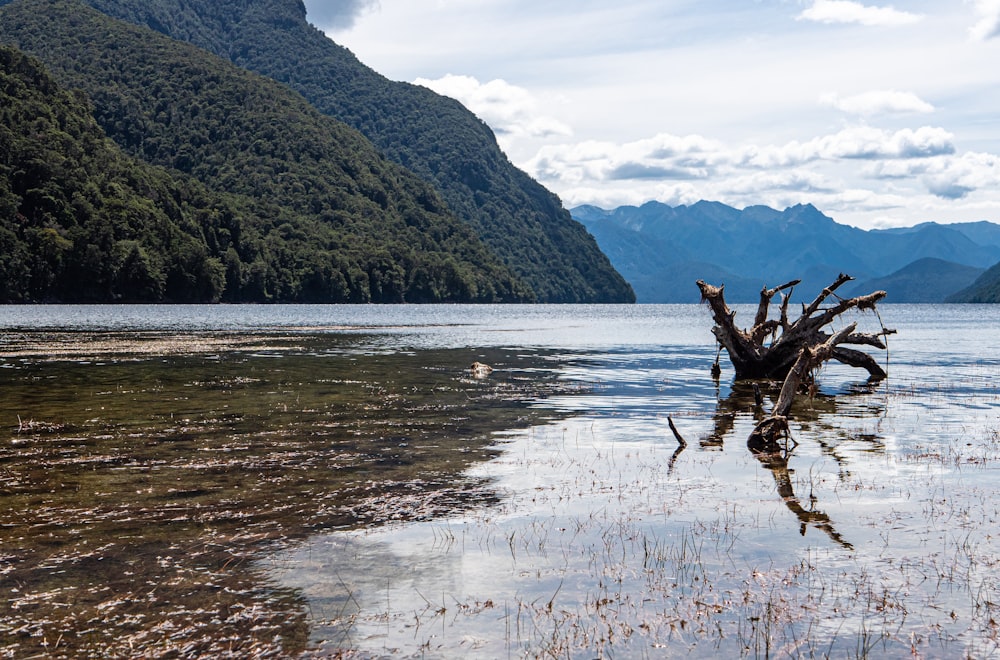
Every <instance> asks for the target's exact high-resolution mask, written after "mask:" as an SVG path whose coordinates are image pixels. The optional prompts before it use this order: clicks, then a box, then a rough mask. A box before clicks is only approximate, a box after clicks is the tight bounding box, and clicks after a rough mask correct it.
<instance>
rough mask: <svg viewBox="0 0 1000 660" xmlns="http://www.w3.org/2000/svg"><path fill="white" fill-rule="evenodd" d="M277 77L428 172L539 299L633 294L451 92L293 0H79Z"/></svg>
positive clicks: (621, 298) (623, 298)
mask: <svg viewBox="0 0 1000 660" xmlns="http://www.w3.org/2000/svg"><path fill="white" fill-rule="evenodd" d="M88 4H90V5H92V6H93V7H95V8H97V9H99V10H101V11H102V12H105V13H106V14H108V15H110V16H114V17H116V18H119V19H122V20H125V21H128V22H131V23H135V24H137V25H143V26H147V27H150V28H152V29H154V30H157V31H160V32H162V33H164V34H167V35H169V36H171V37H172V38H175V39H179V40H184V41H188V42H190V43H192V44H195V45H197V46H199V47H201V48H204V49H206V50H208V51H211V52H213V53H215V54H217V55H219V56H220V57H224V58H228V59H230V60H231V61H233V62H234V63H236V64H237V65H239V66H241V67H244V68H246V69H249V70H251V71H255V72H258V73H260V74H262V75H265V76H268V77H270V78H273V79H274V80H277V81H279V82H281V83H284V84H286V85H288V86H289V87H291V88H292V89H294V90H296V91H298V92H299V93H301V94H302V95H303V96H304V97H305V98H306V99H307V100H308V101H309V102H310V103H311V104H313V105H314V106H315V107H316V108H318V109H319V110H320V111H321V112H323V113H325V114H327V115H329V116H332V117H335V118H336V119H338V120H340V121H343V122H345V123H347V124H348V125H350V126H352V127H353V128H355V129H357V130H358V131H360V132H361V133H362V134H364V135H365V136H366V137H367V138H368V139H369V140H371V141H372V143H374V144H375V146H376V147H378V149H379V150H381V152H382V153H384V154H385V155H386V157H388V158H389V159H390V160H392V161H394V162H396V163H399V164H401V165H403V166H404V167H406V168H407V169H409V170H411V171H413V172H415V173H416V174H417V175H418V176H420V177H421V178H423V179H424V180H426V181H429V182H431V183H432V184H433V185H434V186H435V188H436V189H437V190H438V192H439V193H440V194H441V196H442V197H443V198H444V200H445V201H446V202H447V204H448V206H449V208H450V209H451V210H453V211H454V212H455V214H456V215H458V217H459V218H461V219H462V220H463V221H465V222H467V223H468V224H469V225H470V226H471V227H473V228H474V229H475V231H476V232H477V234H478V235H479V236H480V237H481V238H482V240H483V241H484V242H485V243H486V244H487V245H488V246H489V247H490V248H491V249H492V250H493V251H494V252H495V254H497V255H498V256H499V257H500V259H501V260H502V261H503V263H504V264H506V265H507V267H508V268H510V269H511V271H513V272H514V274H516V275H517V276H518V277H519V278H520V279H521V281H523V282H524V283H526V284H527V285H528V286H529V287H530V288H531V290H532V292H533V293H534V295H535V296H536V298H537V300H539V301H540V302H632V301H634V299H635V296H634V294H633V292H632V290H631V288H630V286H629V284H628V283H627V282H626V281H625V280H624V279H623V278H622V277H621V275H619V274H618V273H617V272H616V271H615V269H614V268H613V266H612V265H611V263H610V262H609V260H608V259H607V257H606V256H605V255H604V254H603V253H602V252H601V250H600V248H599V247H598V245H597V243H596V242H595V241H594V239H593V237H592V236H590V235H589V234H588V233H587V231H586V230H585V229H584V228H583V227H582V226H581V225H580V224H579V223H577V222H576V221H574V220H573V218H572V217H571V216H570V214H569V212H568V211H566V210H565V209H563V208H562V205H561V203H560V201H559V199H558V198H557V197H556V196H555V195H553V194H552V193H551V192H549V191H548V190H546V189H545V188H544V187H542V186H541V185H540V184H539V183H537V182H536V181H534V180H533V179H531V178H530V177H529V176H528V175H527V174H525V173H524V172H522V171H521V170H519V169H517V168H516V167H514V166H513V165H512V164H511V163H510V162H509V161H508V160H507V158H506V156H505V155H504V154H503V152H502V151H501V150H500V148H499V147H498V146H497V143H496V139H495V137H494V135H493V133H492V131H491V130H490V129H489V127H488V126H486V124H484V123H483V122H482V121H481V120H479V119H478V118H477V117H476V116H475V115H473V114H472V113H471V112H469V111H468V110H467V109H465V108H464V107H463V106H462V105H461V104H460V103H458V102H457V101H455V100H453V99H450V98H447V97H443V96H440V95H438V94H436V93H434V92H432V91H431V90H429V89H426V88H424V87H419V86H415V85H411V84H408V83H401V82H394V81H390V80H388V79H387V78H385V77H384V76H382V75H380V74H378V73H377V72H375V71H373V70H372V69H370V68H369V67H367V66H365V65H364V64H362V63H361V62H360V61H358V59H357V58H356V57H354V55H353V54H352V53H351V52H350V51H348V50H347V49H346V48H343V47H341V46H339V45H337V44H336V43H334V42H333V41H331V40H330V39H329V38H328V37H326V35H324V34H323V33H322V32H321V31H320V30H318V29H316V28H315V27H313V26H312V25H310V24H309V23H308V21H307V16H306V10H305V6H304V5H303V3H302V0H88Z"/></svg>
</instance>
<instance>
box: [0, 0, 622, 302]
mask: <svg viewBox="0 0 1000 660" xmlns="http://www.w3.org/2000/svg"><path fill="white" fill-rule="evenodd" d="M91 4H94V5H97V6H98V7H99V8H100V9H102V10H105V11H108V12H109V13H111V10H115V12H114V13H116V14H119V15H121V14H128V13H129V12H134V13H135V14H136V15H138V14H143V15H145V16H147V19H149V20H143V21H136V22H139V23H141V24H142V26H138V25H132V24H129V23H127V22H123V21H121V20H118V19H115V18H112V17H111V16H109V15H108V14H105V13H102V12H99V11H97V10H95V9H93V8H91V7H89V6H87V5H86V4H84V3H82V2H78V1H75V0H7V1H5V0H0V43H5V44H9V45H10V46H12V47H13V48H16V49H18V50H13V49H5V56H6V60H5V63H6V67H5V69H4V70H3V72H2V74H3V75H4V76H5V80H7V79H9V80H15V79H16V80H17V81H18V82H17V84H16V85H11V84H8V85H6V86H5V88H4V90H5V92H6V94H7V96H6V98H5V99H4V108H5V112H6V114H5V117H4V120H5V121H4V126H5V127H6V128H7V130H6V131H5V132H4V133H2V134H0V140H3V141H4V143H3V144H2V145H0V146H3V147H6V146H7V145H8V144H10V145H11V149H9V150H8V149H6V148H4V154H3V155H0V167H3V169H0V177H2V179H3V180H0V213H2V214H3V215H2V217H0V223H3V225H2V227H0V242H2V243H3V247H4V248H5V249H4V256H3V257H2V261H0V267H2V268H4V269H6V270H5V271H4V273H5V274H7V275H8V277H5V278H4V283H5V285H6V286H5V288H4V289H2V292H0V299H2V300H4V301H8V302H12V301H34V300H65V301H70V300H74V301H75V300H93V301H107V300H145V301H158V300H165V301H212V300H223V301H232V302H243V301H261V302H263V301H302V302H527V301H532V300H544V301H570V300H573V301H576V300H579V301H628V300H631V299H633V298H632V293H631V289H630V288H629V287H628V285H627V284H625V282H624V280H623V279H622V278H621V277H620V276H619V275H618V274H617V273H616V272H615V271H614V269H613V268H612V267H611V266H610V263H609V262H608V261H607V258H606V257H604V255H603V254H601V253H600V251H599V249H598V248H597V246H596V243H594V241H593V239H592V237H590V236H589V235H588V234H587V233H586V231H585V230H584V229H583V228H582V227H581V226H580V225H579V224H577V223H576V222H574V221H572V220H571V219H569V216H568V214H566V213H565V212H563V214H565V216H566V218H565V219H566V220H567V221H568V222H565V223H562V222H559V221H553V222H552V223H551V224H550V225H546V226H544V227H542V228H541V229H540V231H542V232H543V233H544V235H545V240H544V241H543V240H541V239H537V240H536V238H535V237H532V236H524V237H523V240H524V243H525V244H530V245H532V246H533V247H538V246H539V245H541V246H543V248H544V246H545V245H546V244H548V245H549V246H550V247H551V248H552V251H551V253H550V254H548V258H549V259H551V261H552V263H554V264H555V266H554V267H553V268H552V269H551V272H549V274H548V275H549V276H548V278H546V276H545V273H546V271H545V265H546V260H545V255H542V254H536V255H526V258H525V260H524V262H523V263H525V264H528V262H529V261H530V258H531V257H538V259H537V260H536V261H534V262H532V263H531V264H530V266H531V267H530V268H528V271H524V269H523V268H522V269H521V272H519V273H517V274H515V272H514V271H515V269H514V268H512V265H513V264H514V263H519V262H518V257H517V254H516V253H513V252H511V251H508V252H507V253H506V254H503V257H502V258H501V257H500V256H498V255H499V254H501V253H502V251H501V250H498V249H497V248H496V247H494V246H491V245H489V244H488V241H485V240H484V238H485V235H486V233H487V232H486V231H483V230H482V229H481V228H480V227H477V226H476V224H475V223H473V222H471V221H469V218H460V217H459V216H458V215H457V214H456V213H455V212H454V211H453V210H452V207H453V205H451V204H450V203H449V201H447V200H446V199H444V197H445V195H444V194H443V191H441V190H440V187H439V186H437V185H436V183H435V182H434V181H432V180H429V177H426V176H420V175H418V174H415V173H414V171H412V170H411V169H409V168H407V167H404V166H403V165H401V164H400V163H398V162H396V161H394V160H393V159H390V158H387V157H386V156H385V155H384V154H385V150H384V149H380V148H377V147H376V146H374V145H373V144H372V142H371V141H370V140H369V139H367V138H366V137H365V136H363V135H362V134H361V133H359V132H358V131H356V130H355V129H353V128H351V127H349V126H347V125H346V124H344V123H343V122H341V121H338V120H336V119H334V118H333V117H331V116H329V115H327V114H324V113H323V112H320V111H319V110H318V109H317V108H316V107H314V106H313V105H312V104H310V103H309V102H308V101H307V100H306V99H304V98H303V97H302V96H301V95H300V94H297V93H296V92H294V91H293V90H291V89H290V88H289V87H288V86H286V85H284V84H280V83H278V82H276V81H274V80H272V79H269V78H267V77H262V76H260V75H257V74H254V73H251V72H249V71H247V70H246V69H244V68H241V67H238V66H236V65H234V64H233V63H232V62H231V61H230V60H229V59H224V58H220V57H217V56H215V55H212V54H211V53H209V52H206V51H205V50H203V49H201V48H198V47H195V46H193V45H190V44H187V43H183V42H182V41H180V40H177V39H174V38H171V37H168V36H166V35H165V34H163V33H165V32H169V31H170V30H168V29H167V27H168V26H169V25H180V26H184V30H185V36H188V37H191V38H192V40H193V41H195V40H200V41H202V42H203V43H204V45H208V46H211V47H212V48H211V49H212V50H213V51H215V52H219V51H226V50H227V47H226V46H225V44H227V43H229V41H228V40H229V36H228V35H230V32H231V29H232V27H233V26H232V25H231V24H230V23H228V22H227V20H228V19H230V18H239V19H240V23H241V24H253V25H257V26H258V31H257V32H254V34H255V35H257V36H259V37H260V38H261V44H272V46H271V47H274V48H278V47H277V46H275V45H274V44H280V43H282V39H281V37H279V36H275V35H285V34H286V33H287V32H288V30H289V29H294V30H293V31H295V32H296V33H297V32H298V31H302V30H304V29H305V30H306V31H312V32H313V33H315V34H316V35H317V36H319V37H322V35H321V33H318V31H315V30H314V29H313V28H311V27H310V26H308V24H307V23H305V21H304V18H303V16H304V14H303V15H302V16H299V17H298V18H295V17H296V16H297V14H296V13H294V12H293V13H292V14H288V7H286V6H285V5H286V4H287V3H283V2H267V1H259V2H256V1H250V2H246V1H243V2H220V3H208V2H205V3H192V2H184V3H178V4H177V5H176V6H174V4H173V3H171V2H141V3H140V2H121V3H112V2H101V3H99V2H94V3H91ZM202 4H203V5H204V6H202ZM292 4H294V5H297V7H295V9H301V6H300V5H299V3H292ZM150 12H153V13H157V14H158V15H159V16H161V17H162V21H161V22H158V19H157V20H153V19H152V18H151V17H150V16H151V14H150ZM133 18H134V16H133ZM293 19H294V20H293ZM144 26H145V27H144ZM150 26H151V27H152V28H155V29H151V27H150ZM303 26H305V28H303ZM178 29H180V28H178ZM268 30H270V31H272V32H273V34H272V35H271V36H268ZM194 37H198V39H195V38H194ZM323 40H324V43H326V44H329V47H330V48H332V49H335V50H336V49H339V47H337V46H335V45H334V44H333V43H332V42H329V41H328V40H325V37H323ZM287 46H288V44H283V45H282V46H281V47H282V48H283V47H287ZM341 50H342V49H341ZM21 51H23V52H25V53H28V54H30V55H32V56H33V57H36V58H38V59H39V60H40V61H41V62H42V63H43V64H44V67H45V69H46V70H47V71H48V72H50V73H51V78H50V77H49V73H47V72H46V70H43V69H42V66H41V65H39V64H38V62H33V61H32V60H30V59H27V58H24V57H23V56H22V55H21V54H20V53H21ZM275 52H277V50H276V51H275ZM283 56H284V57H286V58H288V59H289V60H296V59H298V58H302V57H304V55H303V54H302V53H301V52H296V51H295V49H294V48H289V49H288V50H287V51H286V52H284V53H283ZM357 66H359V67H360V66H361V65H360V64H358V65H357ZM29 70H30V72H29ZM370 75H371V76H372V77H373V79H377V76H376V74H374V73H371V74H370ZM386 84H389V83H386ZM11 90H13V92H12V91H11ZM67 90H72V91H67ZM437 98H438V100H439V101H440V102H442V103H445V104H446V105H447V104H450V103H453V102H448V101H447V100H445V99H440V97H437ZM454 105H456V106H457V104H454ZM57 107H58V108H61V109H60V110H58V111H54V110H53V108H57ZM419 112H420V109H418V114H419ZM423 112H425V113H427V114H432V113H433V112H435V110H434V109H433V108H424V109H423ZM462 112H463V113H464V114H465V115H468V113H467V112H464V111H462ZM53 113H55V114H53ZM460 114H461V113H460ZM70 115H72V117H73V120H72V121H71V122H69V123H70V124H72V125H73V126H80V127H85V130H81V131H76V133H74V132H72V131H69V132H68V131H66V130H65V125H66V124H67V121H66V119H65V117H68V116H70ZM469 116H470V117H471V115H469ZM94 118H96V122H95V121H94ZM396 120H398V121H399V122H400V123H401V124H403V126H401V127H398V128H397V130H398V131H400V132H405V122H406V117H405V116H402V115H400V116H398V117H396ZM46 122H47V123H46ZM42 124H45V125H44V126H42ZM480 125H481V124H480ZM483 128H484V129H485V127H483ZM441 130H447V129H446V128H442V129H441ZM454 130H455V132H456V133H460V132H461V127H460V126H459V127H456V128H455V129H454ZM486 132H487V133H488V134H489V132H488V129H486ZM77 134H80V135H77ZM83 134H85V135H83ZM105 136H107V138H110V140H108V139H107V138H106V137H105ZM489 136H490V138H492V134H489ZM77 138H80V139H83V140H85V143H77ZM54 140H56V141H54ZM112 141H113V142H112ZM98 144H99V145H102V147H101V149H97V150H95V148H94V145H98ZM494 144H495V143H494ZM55 145H58V146H55ZM441 146H442V147H443V146H444V143H443V144H442V145H441ZM15 147H16V148H15ZM497 153H499V151H498V150H497ZM493 155H494V154H492V153H482V154H478V155H477V154H474V153H473V148H472V147H469V158H470V161H476V158H477V157H478V158H480V159H483V160H486V161H488V160H489V159H490V158H492V157H493ZM508 167H510V166H509V164H508ZM32 168H33V169H32ZM510 169H511V170H513V168H510ZM522 176H523V175H522ZM525 179H526V180H528V181H530V180H529V179H527V177H525ZM530 183H532V184H533V185H534V186H535V187H537V189H538V190H540V191H542V192H543V193H544V195H543V197H544V198H545V199H547V200H550V201H552V202H553V203H554V205H555V208H558V200H556V198H555V197H554V196H552V195H550V194H548V193H547V192H545V191H544V189H542V188H541V187H540V186H538V185H537V184H535V183H534V182H530ZM80 191H83V192H80ZM81 200H84V201H86V202H88V204H83V203H82V202H81ZM490 208H491V207H490V205H489V203H484V204H483V208H480V209H479V211H478V215H477V216H476V217H477V218H480V217H481V216H484V215H488V211H489V209H490ZM81 209H83V210H81ZM484 209H485V210H484ZM553 217H554V218H556V219H557V220H558V217H559V214H558V213H556V214H555V215H554V216H553ZM485 224H486V225H488V224H489V223H485ZM498 231H500V232H501V233H502V232H503V231H504V230H502V229H501V230H498ZM564 231H565V232H568V234H567V233H564ZM102 232H103V233H102ZM580 237H583V239H585V240H584V243H583V244H580V243H578V242H574V241H573V240H570V238H580ZM505 238H507V239H508V242H510V243H514V242H516V240H515V239H517V238H518V237H513V236H506V237H505ZM587 240H589V241H590V244H591V245H592V248H593V249H592V250H589V248H588V247H587V246H586V241H587ZM546 241H548V243H546ZM8 248H9V249H8ZM578 255H579V256H580V258H579V259H577V260H576V261H575V262H573V263H572V264H570V265H567V264H569V262H571V261H572V260H573V258H574V257H576V256H578ZM505 261H506V263H504V262H505ZM532 269H535V270H534V271H532ZM526 272H528V274H530V272H534V277H535V279H536V281H537V282H542V283H551V286H549V288H545V287H542V288H541V289H538V288H537V287H535V286H533V285H531V284H529V283H528V277H526V276H525V273H526ZM591 276H593V277H592V278H591ZM588 278H590V279H588ZM7 282H10V283H9V284H7ZM546 286H548V284H547V285H546ZM553 287H554V288H553Z"/></svg>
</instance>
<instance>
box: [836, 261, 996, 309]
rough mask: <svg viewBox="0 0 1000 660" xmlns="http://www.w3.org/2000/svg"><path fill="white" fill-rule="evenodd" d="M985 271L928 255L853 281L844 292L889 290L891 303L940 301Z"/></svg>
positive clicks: (855, 293)
mask: <svg viewBox="0 0 1000 660" xmlns="http://www.w3.org/2000/svg"><path fill="white" fill-rule="evenodd" d="M982 273H983V269H982V268H975V267H973V266H963V265H962V264H956V263H952V262H950V261H944V260H942V259H935V258H933V257H925V258H923V259H917V260H916V261H914V262H913V263H911V264H908V265H906V266H904V267H903V268H901V269H899V270H897V271H896V272H894V273H890V274H888V275H886V276H884V277H877V278H875V279H871V280H867V281H864V282H859V283H852V284H854V286H847V287H844V295H847V296H858V295H864V294H866V293H871V292H872V291H887V292H888V294H889V295H888V296H887V297H886V302H890V303H941V302H944V301H945V299H946V298H948V296H950V295H952V294H953V293H955V292H956V291H959V290H960V289H964V288H966V287H968V286H969V285H971V284H972V283H973V282H974V281H975V280H976V278H977V277H979V276H980V275H982Z"/></svg>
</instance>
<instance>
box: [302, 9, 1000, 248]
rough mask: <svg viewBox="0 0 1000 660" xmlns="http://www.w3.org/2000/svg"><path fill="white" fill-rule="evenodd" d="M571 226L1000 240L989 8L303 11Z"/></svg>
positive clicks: (999, 80) (996, 34)
mask: <svg viewBox="0 0 1000 660" xmlns="http://www.w3.org/2000/svg"><path fill="white" fill-rule="evenodd" d="M305 5H306V8H307V13H308V19H309V21H310V22H311V23H313V24H314V25H315V26H317V27H319V28H320V29H322V30H323V31H324V32H325V33H326V34H327V35H328V36H329V37H330V38H331V39H333V40H334V41H336V42H337V43H339V44H341V45H343V46H346V47H347V48H349V49H350V50H351V51H352V52H353V53H354V54H355V55H356V56H357V57H358V58H359V59H360V60H361V61H362V62H364V63H365V64H367V65H368V66H370V67H371V68H373V69H375V70H376V71H378V72H379V73H381V74H382V75H384V76H386V77H388V78H390V79H392V80H398V81H405V82H410V83H415V84H419V85H423V86H426V87H429V88H431V89H433V90H434V91H436V92H438V93H440V94H443V95H446V96H451V97H453V98H456V99H458V100H459V101H461V102H462V103H463V104H464V105H465V106H466V107H467V108H469V109H470V110H471V111H472V112H474V113H475V114H476V115H478V116H479V117H480V118H481V119H482V120H483V121H485V122H486V123H487V124H488V125H489V126H490V127H491V128H492V129H493V130H494V132H495V133H496V135H497V139H498V142H499V143H500V146H501V147H502V148H503V150H504V152H505V153H506V154H507V157H508V158H509V159H510V160H511V162H513V163H514V164H515V165H517V166H518V167H520V168H521V169H523V170H525V171H526V172H528V173H529V174H531V175H532V176H533V177H535V178H536V179H537V180H538V181H540V182H541V183H542V184H543V185H545V186H546V187H547V188H549V189H550V190H552V191H553V192H555V193H556V194H558V195H559V196H560V197H561V198H562V200H563V204H564V205H565V206H566V207H567V208H572V207H574V206H578V205H581V204H593V205H596V206H600V207H602V208H606V209H611V208H615V207H617V206H622V205H639V204H642V203H644V202H647V201H652V200H655V201H660V202H663V203H666V204H670V205H672V206H673V205H679V204H693V203H694V202H697V201H699V200H702V199H706V200H712V201H719V202H723V203H725V204H729V205H731V206H734V207H736V208H741V209H742V208H745V207H747V206H752V205H756V204H764V205H767V206H771V207H773V208H777V209H784V208H786V207H788V206H791V205H794V204H800V203H801V204H805V203H811V204H813V205H815V206H816V207H817V208H819V209H820V210H821V211H823V212H824V213H826V214H827V215H829V216H830V217H832V218H834V219H835V220H836V221H838V222H841V223H844V224H850V225H854V226H858V227H863V228H866V229H867V228H878V227H896V226H910V225H915V224H918V223H921V222H927V221H935V222H958V221H976V220H991V221H994V222H1000V0H951V1H948V2H942V1H941V0H934V1H913V2H902V1H901V2H896V3H893V4H883V3H882V2H881V1H878V2H855V1H853V0H701V1H698V0H691V1H687V0H613V1H611V0H606V1H599V0H574V1H573V2H570V1H569V0H423V1H421V2H414V1H413V0H305Z"/></svg>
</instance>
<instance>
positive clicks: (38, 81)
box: [0, 47, 222, 302]
mask: <svg viewBox="0 0 1000 660" xmlns="http://www.w3.org/2000/svg"><path fill="white" fill-rule="evenodd" d="M91 110H92V108H91V107H90V105H89V104H88V103H87V101H86V99H84V98H83V97H82V96H80V95H74V94H71V93H68V92H65V91H63V90H61V89H60V88H59V87H58V86H57V85H56V84H55V83H54V82H53V81H52V79H51V78H50V77H49V76H48V74H47V73H46V72H45V71H44V69H43V68H42V66H41V64H40V63H39V62H37V61H35V60H32V59H30V58H28V57H26V56H25V55H23V54H22V53H20V52H18V51H16V50H14V49H11V48H6V47H0V302H26V301H37V300H65V301H107V300H173V301H192V300H203V301H212V300H218V299H219V295H220V294H221V292H222V289H221V286H218V284H219V282H218V279H217V278H216V277H214V273H215V271H216V270H217V269H218V268H219V267H221V264H219V263H218V262H217V261H216V260H214V259H212V258H211V257H210V256H209V255H208V253H207V251H206V250H205V248H204V245H203V244H202V242H201V240H200V232H198V230H197V228H196V227H194V228H193V227H191V226H188V227H184V226H183V225H184V223H183V222H177V221H174V220H173V219H171V217H170V216H169V214H168V212H169V213H173V214H175V215H176V217H177V218H178V219H180V220H184V219H185V218H189V217H191V216H194V215H196V214H197V209H194V208H192V207H191V206H190V204H189V201H188V200H189V198H190V197H191V194H190V192H191V191H190V190H187V189H185V187H184V185H182V184H181V183H179V182H178V181H176V180H175V179H173V178H172V177H171V176H170V175H169V174H167V173H166V172H164V171H163V170H159V169H157V168H153V167H149V166H140V165H137V164H136V163H134V162H132V161H131V160H130V159H128V158H126V157H125V156H124V155H123V154H122V153H121V151H120V150H119V149H118V148H117V147H116V146H115V145H114V144H113V143H111V142H110V141H109V140H107V139H106V138H105V136H104V135H103V133H102V132H101V130H100V128H99V127H98V126H97V124H96V123H95V121H94V119H93V117H92V116H91V114H90V112H91ZM155 198H161V199H170V200H172V203H171V204H170V206H169V208H168V209H164V208H163V207H160V206H157V205H154V204H152V203H150V201H149V200H150V199H155ZM186 229H187V230H191V229H193V230H194V232H193V234H191V233H187V232H186Z"/></svg>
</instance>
